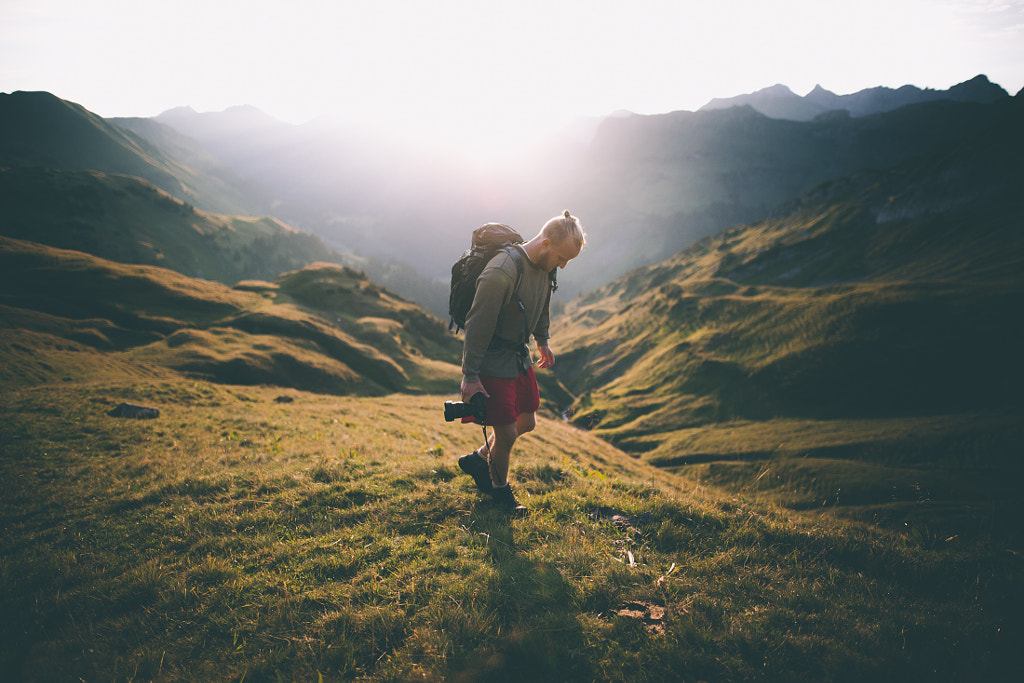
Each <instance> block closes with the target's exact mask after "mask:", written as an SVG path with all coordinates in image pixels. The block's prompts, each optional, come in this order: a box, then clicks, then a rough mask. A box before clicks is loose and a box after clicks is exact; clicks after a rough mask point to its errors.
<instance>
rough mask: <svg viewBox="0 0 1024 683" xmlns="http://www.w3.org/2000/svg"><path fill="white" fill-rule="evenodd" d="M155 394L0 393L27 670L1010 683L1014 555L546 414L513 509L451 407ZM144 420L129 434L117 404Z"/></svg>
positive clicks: (64, 389)
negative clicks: (869, 519) (755, 484)
mask: <svg viewBox="0 0 1024 683" xmlns="http://www.w3.org/2000/svg"><path fill="white" fill-rule="evenodd" d="M279 391H280V390H277V389H265V388H260V387H238V386H216V385H210V384H207V383H205V382H201V381H182V380H181V379H180V378H173V377H157V378H150V379H148V380H137V381H132V382H125V381H124V380H123V378H122V377H118V376H107V377H105V378H99V379H97V378H91V379H90V380H89V381H86V382H82V383H78V382H62V383H56V384H49V385H38V386H33V387H20V388H17V389H16V390H13V391H5V392H2V393H0V450H2V453H3V463H4V466H3V467H2V468H0V490H2V491H3V492H4V495H3V496H2V498H0V527H2V528H3V530H4V533H3V534H2V535H0V556H2V557H3V571H2V572H0V666H2V667H3V670H4V672H5V673H6V674H7V675H9V676H11V677H14V678H17V679H24V680H71V679H77V678H81V679H84V680H110V679H118V678H138V679H143V678H144V679H153V680H164V681H195V680H236V679H237V680H240V679H242V678H244V679H245V680H257V681H262V680H270V681H272V680H320V679H322V680H325V681H337V680H353V679H358V680H365V681H395V680H429V681H442V680H487V681H508V682H512V681H523V680H538V681H549V680H550V681H556V680H557V681H593V680H619V681H625V680H631V681H632V680H643V681H652V682H654V681H678V680H713V681H726V682H729V681H745V680H765V681H768V680H776V681H783V680H785V681H808V682H811V681H813V682H815V683H820V682H822V681H825V682H828V681H849V680H897V679H898V680H936V681H945V680H948V681H958V680H965V679H982V680H1011V679H1012V677H1013V675H1012V672H1013V671H1015V670H1016V661H1017V659H1016V656H1015V655H1016V652H1015V648H1016V646H1017V644H1018V643H1019V637H1020V626H1019V619H1018V615H1019V610H1020V609H1021V607H1022V605H1021V600H1020V596H1021V590H1020V588H1021V562H1020V558H1019V556H1015V555H1013V554H1012V553H1006V552H1001V548H1000V547H999V546H990V545H986V544H983V545H975V543H974V542H973V541H968V540H965V539H954V540H953V541H950V542H944V541H943V540H941V539H940V540H939V541H937V542H936V541H935V540H934V539H932V538H923V537H919V536H915V535H913V534H909V533H908V534H897V533H890V532H885V531H879V530H873V529H869V528H866V527H863V526H861V525H856V524H840V523H837V522H835V521H833V520H829V519H828V518H814V519H805V518H803V516H802V515H800V514H795V513H791V512H787V511H785V510H782V509H780V508H778V507H771V506H768V505H765V504H762V503H758V502H756V501H753V500H751V499H750V498H749V497H735V496H732V497H727V496H721V495H720V494H719V492H717V491H715V490H714V489H708V488H707V487H697V486H695V485H693V484H692V483H690V482H686V481H684V480H681V479H673V478H671V477H668V476H667V475H665V474H664V473H663V472H659V471H657V470H655V469H653V468H650V467H648V466H645V465H644V464H643V463H639V462H636V461H635V460H633V459H632V458H629V457H627V456H625V455H623V454H622V453H621V452H619V451H617V450H616V449H614V448H613V447H611V446H609V445H608V444H607V443H603V442H602V441H601V440H600V439H597V438H595V437H594V436H592V435H587V434H581V433H579V432H578V431H577V430H575V429H573V428H572V427H570V426H569V425H565V424H564V423H561V422H560V421H555V420H550V419H546V418H542V419H541V421H540V425H539V429H538V430H537V431H536V432H534V433H532V434H530V435H527V436H525V437H524V447H523V449H522V451H521V454H520V456H519V457H517V459H516V462H515V464H514V466H513V477H515V480H516V481H517V483H518V485H519V486H520V488H519V491H520V495H521V497H522V498H523V499H524V500H525V501H526V502H527V503H528V504H529V506H530V508H531V510H532V513H531V515H530V516H529V517H527V518H525V519H516V520H512V519H509V518H508V517H507V516H505V515H504V514H502V513H501V512H499V511H497V510H496V509H495V508H494V506H493V505H492V504H491V503H489V501H487V500H485V499H483V498H482V497H481V496H480V495H479V494H478V493H477V492H476V490H475V488H474V485H473V483H472V481H471V480H470V479H469V477H466V476H465V475H463V474H461V473H460V472H459V470H458V467H457V465H456V464H455V459H456V458H457V457H458V455H459V454H461V453H464V452H468V450H469V449H470V448H472V447H473V445H475V443H476V439H477V438H479V433H478V432H477V430H473V429H467V428H466V427H464V426H462V425H445V424H444V423H443V422H441V420H440V398H439V397H434V396H426V397H410V396H398V395H393V396H388V397H383V398H375V399H359V398H354V397H330V396H323V395H319V396H318V395H312V394H305V393H298V394H293V396H294V402H293V403H279V402H276V401H275V400H274V399H275V396H277V395H278V393H279ZM124 400H129V401H132V402H135V403H141V404H144V405H152V406H157V407H159V408H160V410H161V415H160V417H159V418H157V419H155V420H118V419H116V418H113V417H110V416H108V414H107V413H108V412H109V410H110V408H111V407H112V406H113V405H116V404H117V403H118V402H120V401H124Z"/></svg>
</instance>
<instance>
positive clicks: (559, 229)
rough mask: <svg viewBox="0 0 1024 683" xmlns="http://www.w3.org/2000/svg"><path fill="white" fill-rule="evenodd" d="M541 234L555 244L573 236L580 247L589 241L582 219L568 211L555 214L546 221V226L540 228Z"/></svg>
mask: <svg viewBox="0 0 1024 683" xmlns="http://www.w3.org/2000/svg"><path fill="white" fill-rule="evenodd" d="M540 234H541V235H542V236H544V237H547V238H548V239H549V240H551V241H552V242H554V243H555V244H561V243H562V242H564V241H565V240H566V239H569V238H572V240H573V242H575V244H576V247H577V248H579V249H582V248H583V245H584V244H586V243H587V234H586V233H585V232H583V226H582V225H580V219H579V218H576V216H573V215H572V214H571V213H569V212H568V211H566V212H564V213H563V214H562V215H561V216H555V217H554V218H552V219H551V220H549V221H548V222H547V223H545V224H544V227H543V228H541V230H540Z"/></svg>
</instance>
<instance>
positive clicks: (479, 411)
mask: <svg viewBox="0 0 1024 683" xmlns="http://www.w3.org/2000/svg"><path fill="white" fill-rule="evenodd" d="M463 417H474V418H476V421H477V422H480V423H483V421H484V420H486V419H487V403H486V399H485V398H484V394H483V392H481V391H478V392H476V393H475V394H473V396H472V397H471V398H470V399H469V402H468V403H462V402H456V401H445V402H444V421H445V422H453V421H455V420H458V419H459V418H463Z"/></svg>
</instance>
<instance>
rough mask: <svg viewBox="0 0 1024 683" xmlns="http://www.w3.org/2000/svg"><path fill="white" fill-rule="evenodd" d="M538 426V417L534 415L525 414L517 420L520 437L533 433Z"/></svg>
mask: <svg viewBox="0 0 1024 683" xmlns="http://www.w3.org/2000/svg"><path fill="white" fill-rule="evenodd" d="M536 426H537V416H536V415H535V414H534V413H523V414H522V415H520V416H519V417H518V418H517V419H516V429H517V431H518V432H519V434H520V435H522V434H526V433H527V432H532V431H533V429H534V427H536Z"/></svg>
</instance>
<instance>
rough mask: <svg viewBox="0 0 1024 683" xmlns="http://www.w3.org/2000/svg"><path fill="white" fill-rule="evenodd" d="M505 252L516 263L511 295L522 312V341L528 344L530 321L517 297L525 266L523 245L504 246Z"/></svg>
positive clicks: (524, 307)
mask: <svg viewBox="0 0 1024 683" xmlns="http://www.w3.org/2000/svg"><path fill="white" fill-rule="evenodd" d="M505 252H506V253H508V255H509V256H511V257H512V261H514V262H515V264H516V281H515V284H514V285H513V287H512V296H514V297H515V298H516V303H518V304H519V311H520V312H521V313H522V314H523V343H524V344H527V345H529V343H530V323H529V322H528V321H527V319H526V305H525V304H523V300H522V299H521V298H520V297H519V285H521V284H522V282H523V270H524V269H525V267H526V266H525V264H524V263H523V259H524V258H526V254H525V252H524V251H523V247H522V246H521V245H519V244H513V245H512V246H510V247H505Z"/></svg>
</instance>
